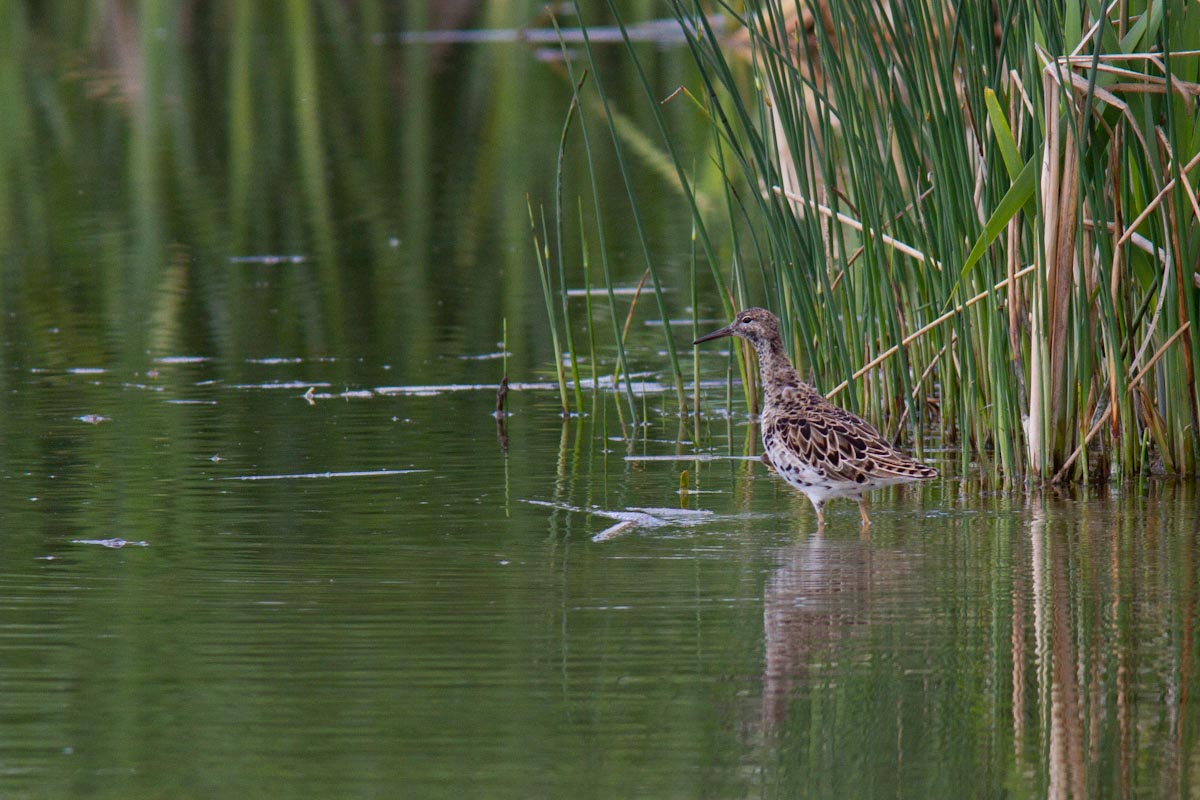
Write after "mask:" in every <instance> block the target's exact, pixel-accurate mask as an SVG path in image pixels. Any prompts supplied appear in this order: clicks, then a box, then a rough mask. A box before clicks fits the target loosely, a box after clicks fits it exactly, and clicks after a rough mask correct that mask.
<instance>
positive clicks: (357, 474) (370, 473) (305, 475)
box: [220, 469, 430, 481]
mask: <svg viewBox="0 0 1200 800" xmlns="http://www.w3.org/2000/svg"><path fill="white" fill-rule="evenodd" d="M429 471H430V470H427V469H372V470H364V471H354V472H301V473H295V474H291V475H235V476H232V477H228V478H220V480H223V481H294V480H306V479H311V478H375V477H378V476H380V475H407V474H409V473H410V472H429Z"/></svg>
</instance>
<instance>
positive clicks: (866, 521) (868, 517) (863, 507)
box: [858, 495, 871, 528]
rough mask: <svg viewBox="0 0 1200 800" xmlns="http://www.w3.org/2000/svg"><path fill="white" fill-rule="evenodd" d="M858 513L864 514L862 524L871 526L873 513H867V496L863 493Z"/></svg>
mask: <svg viewBox="0 0 1200 800" xmlns="http://www.w3.org/2000/svg"><path fill="white" fill-rule="evenodd" d="M858 513H859V514H861V515H862V526H863V527H864V528H869V527H871V515H870V514H868V513H867V496H866V495H863V496H861V497H859V498H858Z"/></svg>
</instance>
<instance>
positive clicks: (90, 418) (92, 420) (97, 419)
mask: <svg viewBox="0 0 1200 800" xmlns="http://www.w3.org/2000/svg"><path fill="white" fill-rule="evenodd" d="M76 419H78V420H79V421H80V422H86V423H87V424H88V425H99V424H100V423H101V422H112V417H106V416H104V415H103V414H84V415H83V416H82V417H76Z"/></svg>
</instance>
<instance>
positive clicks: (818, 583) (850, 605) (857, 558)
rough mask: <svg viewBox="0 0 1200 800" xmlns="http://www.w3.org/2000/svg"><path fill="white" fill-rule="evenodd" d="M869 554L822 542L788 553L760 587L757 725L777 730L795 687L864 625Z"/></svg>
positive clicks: (844, 544) (864, 549)
mask: <svg viewBox="0 0 1200 800" xmlns="http://www.w3.org/2000/svg"><path fill="white" fill-rule="evenodd" d="M869 573H870V550H869V548H868V547H865V546H863V545H862V544H861V543H856V542H855V543H852V542H838V543H833V542H830V541H828V540H826V539H825V538H824V537H817V538H813V539H810V540H808V541H807V542H805V543H804V544H801V545H797V546H796V547H793V548H790V549H789V550H787V551H786V553H785V561H784V563H782V564H781V565H780V566H779V567H778V569H776V570H775V571H774V572H773V573H772V574H771V577H770V579H769V580H768V581H767V584H766V586H765V587H764V598H763V633H764V638H765V644H766V653H765V663H764V665H763V688H762V693H763V696H762V722H763V728H764V731H771V730H775V729H777V728H778V726H779V724H780V723H781V722H783V720H784V717H785V716H786V713H785V712H786V710H787V704H788V700H789V698H790V695H791V692H792V689H793V687H794V686H795V684H796V683H797V682H798V681H800V680H802V678H803V677H804V676H805V674H806V673H807V672H808V669H809V665H810V664H812V663H813V662H820V661H824V660H826V659H823V658H821V656H820V654H821V653H822V652H823V651H825V650H826V649H828V648H830V647H832V646H833V643H834V642H836V641H837V640H839V639H841V638H842V637H843V636H845V635H847V634H848V633H849V632H850V631H851V630H852V629H853V627H854V626H855V625H856V624H861V623H863V622H865V621H866V614H865V608H866V605H867V601H868V588H869V587H868V584H869V577H870V576H869Z"/></svg>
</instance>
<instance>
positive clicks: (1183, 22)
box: [609, 0, 1200, 480]
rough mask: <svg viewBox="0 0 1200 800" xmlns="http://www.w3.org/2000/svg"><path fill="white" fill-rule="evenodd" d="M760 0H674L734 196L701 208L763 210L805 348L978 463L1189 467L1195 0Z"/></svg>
mask: <svg viewBox="0 0 1200 800" xmlns="http://www.w3.org/2000/svg"><path fill="white" fill-rule="evenodd" d="M746 5H747V6H749V8H747V9H743V5H742V4H740V3H739V4H734V3H726V2H722V1H721V0H718V2H717V3H715V4H711V5H710V4H706V3H705V4H702V3H700V2H697V1H695V0H672V7H673V9H674V12H675V14H676V16H677V18H678V21H679V23H680V25H681V26H682V27H683V29H684V30H685V31H687V34H688V43H689V46H690V48H691V51H692V53H693V55H694V58H695V62H696V65H697V67H698V70H699V76H700V77H699V83H698V85H696V86H690V87H687V93H688V94H689V95H690V96H691V97H692V98H693V100H694V101H695V103H696V105H697V107H698V113H697V116H696V119H697V121H698V122H700V123H705V124H710V125H712V127H713V130H714V137H715V139H716V140H717V142H718V143H717V144H716V145H715V146H714V150H715V151H716V153H717V155H715V156H714V157H713V161H714V162H716V163H719V164H720V165H721V169H722V181H723V185H724V187H735V189H734V194H735V195H736V197H737V201H736V203H730V204H727V205H726V208H727V209H728V213H727V214H726V215H725V216H724V217H722V216H721V215H720V214H716V215H713V214H709V215H704V214H702V213H700V212H699V211H697V212H696V222H697V226H698V230H700V231H701V234H700V236H699V240H700V241H701V242H702V243H703V244H705V246H706V250H707V252H706V255H707V257H708V258H709V259H710V261H711V262H712V263H713V264H714V265H715V264H718V263H721V261H729V260H731V259H729V257H728V256H724V257H723V258H722V259H721V260H719V259H718V258H717V257H716V256H715V254H714V253H713V252H712V248H711V245H709V244H708V243H709V242H710V241H711V239H712V238H713V237H712V236H710V235H709V233H708V231H710V230H712V229H714V228H715V227H716V226H720V227H721V228H723V229H727V230H739V229H740V230H742V231H746V230H747V229H749V230H751V231H753V232H754V236H753V237H752V238H751V237H743V238H742V240H741V241H742V242H743V243H745V242H750V244H751V246H752V247H753V251H752V252H749V253H737V254H735V255H734V256H733V258H732V261H734V262H741V261H753V260H758V261H762V262H764V263H765V264H766V265H767V267H766V284H767V285H766V287H765V289H766V296H767V297H766V299H767V300H768V301H769V302H770V303H771V304H772V305H773V306H774V307H775V308H776V310H778V311H780V312H781V313H782V315H783V318H784V320H785V327H786V329H787V331H788V333H789V335H790V338H791V340H792V350H793V352H794V353H795V355H796V356H797V360H798V361H799V362H800V363H799V366H800V369H801V372H803V373H811V374H812V375H814V377H815V379H816V381H817V384H818V385H819V386H821V387H823V388H824V389H826V390H827V391H829V390H832V391H830V393H831V394H833V393H838V392H842V395H841V397H840V398H839V402H842V403H845V404H847V405H849V406H850V407H852V408H854V409H855V410H857V411H859V412H860V413H863V414H864V415H866V416H868V417H869V418H871V419H873V420H874V421H876V422H877V423H880V424H881V425H882V426H883V427H884V428H885V430H889V431H891V432H893V433H895V432H897V431H898V430H899V429H900V428H902V427H904V426H906V425H907V426H909V427H910V432H911V433H912V434H913V436H914V438H915V439H916V440H917V443H918V446H919V442H920V432H921V430H922V427H923V426H924V425H926V424H928V423H930V422H931V421H932V422H935V423H936V424H937V425H938V426H940V428H941V432H942V434H943V435H944V436H945V437H946V438H947V439H949V440H950V441H958V442H960V443H961V444H962V445H963V446H962V447H961V461H962V467H963V469H964V470H965V469H966V468H967V467H968V465H969V462H972V461H977V462H979V463H981V464H982V466H983V468H984V470H985V471H986V472H989V473H991V474H994V475H1007V476H1017V475H1022V474H1029V475H1031V476H1034V477H1039V478H1044V479H1054V480H1064V479H1073V478H1080V477H1087V476H1091V477H1107V476H1108V475H1109V474H1110V473H1111V471H1112V470H1111V467H1112V465H1115V466H1116V468H1117V470H1118V471H1120V472H1123V473H1128V472H1131V471H1136V470H1138V469H1140V468H1141V467H1142V466H1144V465H1145V463H1146V459H1145V454H1144V446H1145V443H1146V442H1147V441H1149V442H1151V443H1152V444H1153V452H1154V454H1155V455H1156V456H1157V458H1158V459H1160V460H1161V463H1162V466H1163V467H1164V468H1165V469H1166V470H1167V471H1172V472H1178V473H1184V474H1195V473H1196V468H1197V458H1198V456H1200V444H1198V442H1200V436H1198V431H1200V417H1198V411H1197V408H1198V405H1200V402H1198V400H1200V398H1198V396H1197V387H1196V377H1195V370H1196V366H1197V360H1198V359H1200V329H1198V327H1197V326H1198V325H1200V276H1198V275H1197V269H1198V266H1200V202H1198V200H1197V190H1196V186H1197V183H1198V182H1200V168H1198V166H1197V165H1198V164H1200V155H1198V154H1200V125H1198V124H1197V123H1198V121H1200V110H1198V103H1200V83H1198V78H1200V53H1198V51H1197V50H1195V49H1190V50H1189V49H1187V48H1195V47H1196V43H1197V42H1200V5H1198V4H1196V3H1193V2H1186V1H1185V0H1164V1H1161V2H1149V3H1145V2H1137V0H1132V1H1131V2H1116V3H1113V4H1111V5H1108V6H1100V5H1098V4H1085V3H1080V2H1077V0H1068V2H1067V3H1066V4H1065V8H1064V6H1063V4H1060V3H1055V2H1048V1H1046V0H1033V1H1032V2H1030V0H998V2H995V3H949V2H939V1H938V0H891V2H888V1H887V0H839V1H838V2H832V1H831V0H822V1H821V2H816V1H815V0H814V2H811V3H806V4H801V3H797V2H794V0H762V2H751V3H747V4H746ZM609 9H610V11H611V13H613V14H614V15H615V14H617V9H616V8H615V6H614V4H613V3H611V2H610V3H609ZM714 10H716V11H719V12H720V17H719V18H718V17H710V16H707V14H708V13H709V12H712V11H714ZM626 44H627V45H628V50H627V53H628V55H629V57H631V58H632V59H635V60H636V59H637V52H636V50H635V48H634V47H633V46H632V44H631V43H629V42H628V41H627V42H626ZM639 69H640V67H639ZM658 99H660V98H656V102H657V100H658ZM664 138H666V139H667V141H668V144H667V147H668V149H670V146H669V136H668V135H666V132H665V131H664ZM671 153H672V156H673V157H675V153H674V151H673V150H672V151H671ZM685 157H686V158H694V156H684V155H681V156H679V158H677V159H676V160H677V163H679V159H681V158H685ZM680 174H681V176H682V174H683V170H682V168H681V169H680ZM726 191H728V189H726ZM692 207H693V209H698V207H699V206H698V204H696V203H693V205H692ZM735 246H738V247H744V246H745V245H744V244H741V245H735ZM715 269H716V268H715V267H714V270H715ZM717 271H718V272H719V270H717ZM717 277H718V282H719V286H720V287H721V288H720V291H721V292H722V295H723V296H722V300H723V301H725V295H726V292H727V291H728V290H727V289H726V288H725V286H726V284H727V282H728V279H727V278H724V277H722V276H721V275H719V274H718V276H717ZM843 390H844V391H843Z"/></svg>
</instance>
